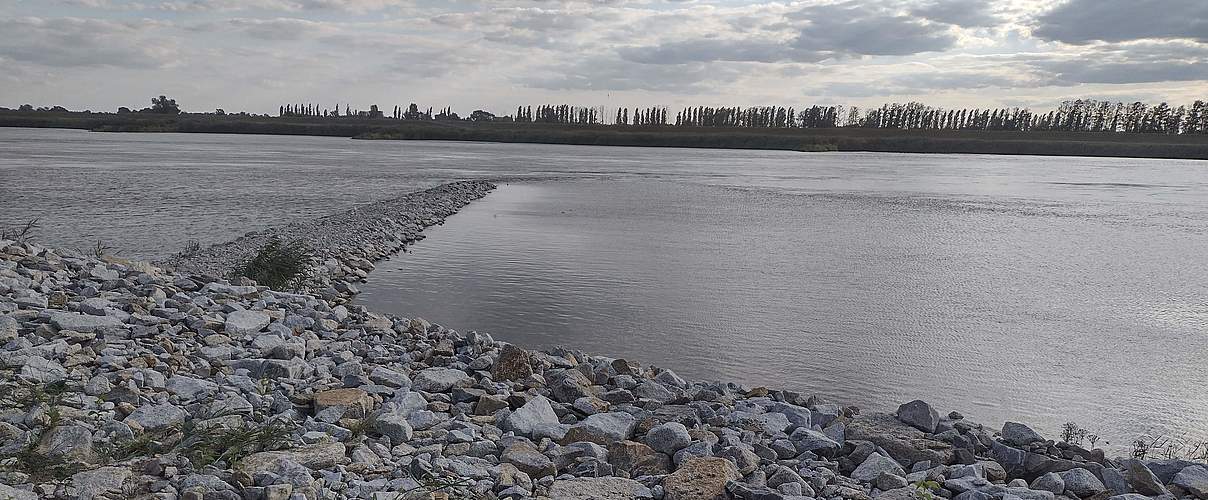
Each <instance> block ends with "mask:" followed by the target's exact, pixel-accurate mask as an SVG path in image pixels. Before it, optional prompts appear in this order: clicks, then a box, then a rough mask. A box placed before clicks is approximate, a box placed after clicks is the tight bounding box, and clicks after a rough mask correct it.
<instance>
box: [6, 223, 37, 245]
mask: <svg viewBox="0 0 1208 500" xmlns="http://www.w3.org/2000/svg"><path fill="white" fill-rule="evenodd" d="M40 227H42V226H41V225H40V224H39V223H38V219H30V220H27V221H25V222H24V223H22V224H19V225H16V226H13V227H6V228H3V229H0V240H13V241H19V242H22V243H24V242H26V241H28V240H29V237H30V236H32V235H33V233H34V231H36V230H37V229H38V228H40Z"/></svg>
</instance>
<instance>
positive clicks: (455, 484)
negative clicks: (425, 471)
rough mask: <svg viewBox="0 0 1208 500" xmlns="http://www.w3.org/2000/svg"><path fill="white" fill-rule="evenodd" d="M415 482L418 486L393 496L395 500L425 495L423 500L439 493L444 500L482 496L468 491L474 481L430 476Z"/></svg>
mask: <svg viewBox="0 0 1208 500" xmlns="http://www.w3.org/2000/svg"><path fill="white" fill-rule="evenodd" d="M417 480H418V481H419V483H420V485H419V486H416V487H414V488H411V489H408V490H403V491H400V492H398V495H395V497H394V498H395V500H405V499H407V498H413V497H412V496H411V494H413V493H427V494H428V496H426V497H424V498H429V497H431V498H436V496H435V494H440V493H444V494H445V495H446V497H445V498H456V499H466V500H477V499H480V498H482V496H480V495H478V494H477V493H474V492H473V491H472V490H471V489H470V488H471V487H472V486H474V480H472V479H469V478H464V477H440V476H430V477H426V478H422V479H417Z"/></svg>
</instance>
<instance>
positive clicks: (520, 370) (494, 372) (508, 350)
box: [491, 344, 533, 381]
mask: <svg viewBox="0 0 1208 500" xmlns="http://www.w3.org/2000/svg"><path fill="white" fill-rule="evenodd" d="M531 376H533V366H532V356H531V355H529V352H528V351H526V350H524V349H521V348H519V347H516V346H514V345H512V344H505V345H504V346H503V348H502V349H500V350H499V357H498V358H496V359H495V364H494V365H492V366H491V378H492V379H495V380H500V381H502V380H514V381H519V380H524V379H526V378H528V377H531Z"/></svg>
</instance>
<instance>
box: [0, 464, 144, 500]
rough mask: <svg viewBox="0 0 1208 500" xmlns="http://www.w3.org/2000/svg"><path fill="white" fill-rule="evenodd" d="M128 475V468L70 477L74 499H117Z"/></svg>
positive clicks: (1, 495) (0, 496) (103, 468)
mask: <svg viewBox="0 0 1208 500" xmlns="http://www.w3.org/2000/svg"><path fill="white" fill-rule="evenodd" d="M130 474H131V471H130V468H129V467H101V468H100V469H96V470H91V471H85V472H78V473H76V474H75V475H73V476H71V486H72V487H73V488H75V489H76V493H75V494H76V498H79V499H81V500H92V499H101V498H119V497H120V495H121V493H122V485H123V484H124V483H125V482H126V480H127V479H129V478H130ZM0 498H3V494H0Z"/></svg>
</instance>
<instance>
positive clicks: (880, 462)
mask: <svg viewBox="0 0 1208 500" xmlns="http://www.w3.org/2000/svg"><path fill="white" fill-rule="evenodd" d="M882 473H889V474H893V475H895V476H905V475H906V471H905V470H904V469H902V466H901V465H900V464H898V463H897V462H895V461H893V459H892V458H889V457H886V456H882V455H881V454H880V453H876V452H873V454H872V455H869V456H868V458H866V459H864V463H861V464H860V466H859V467H856V470H854V471H852V473H851V478H852V479H855V480H856V481H860V482H862V483H870V482H872V481H873V480H874V479H876V478H877V477H879V476H880V475H881V474H882ZM891 489H892V488H891Z"/></svg>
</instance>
